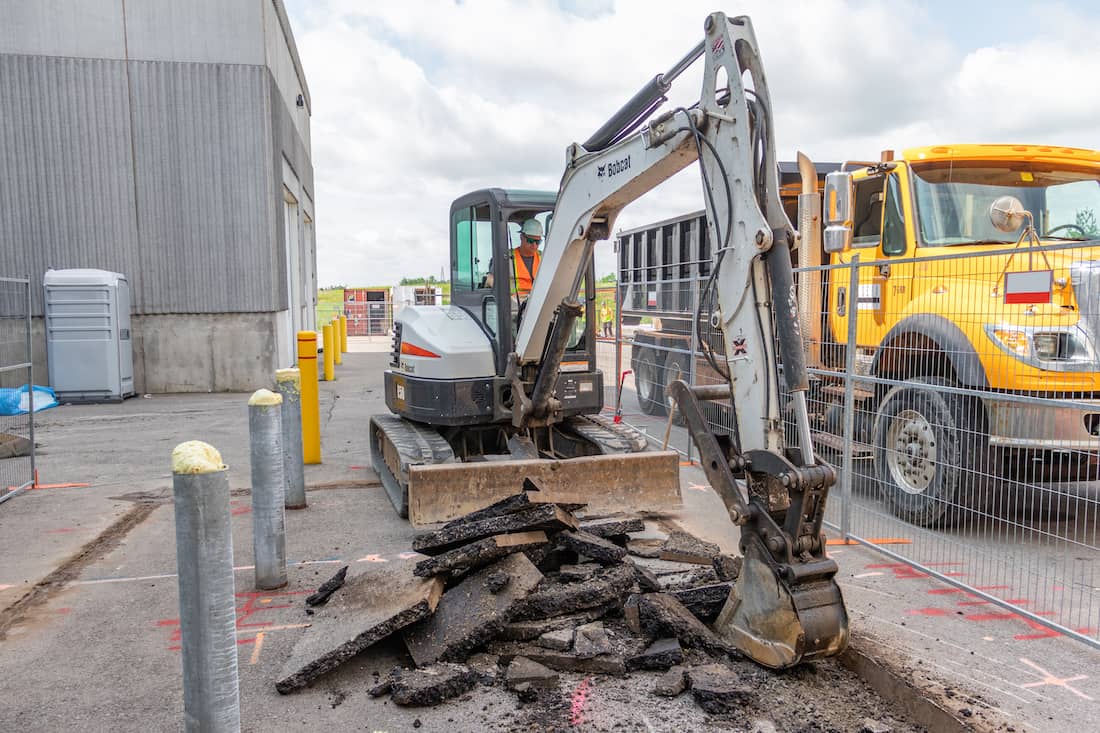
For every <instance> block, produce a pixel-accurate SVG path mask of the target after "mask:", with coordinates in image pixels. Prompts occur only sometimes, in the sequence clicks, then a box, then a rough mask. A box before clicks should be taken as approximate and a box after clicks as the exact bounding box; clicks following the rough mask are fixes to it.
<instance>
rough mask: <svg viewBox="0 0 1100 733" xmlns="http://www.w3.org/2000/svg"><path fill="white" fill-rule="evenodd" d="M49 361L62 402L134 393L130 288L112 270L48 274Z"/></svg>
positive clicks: (118, 399) (108, 398) (114, 399)
mask: <svg viewBox="0 0 1100 733" xmlns="http://www.w3.org/2000/svg"><path fill="white" fill-rule="evenodd" d="M43 285H44V287H45V296H46V297H45V301H46V357H47V359H48V362H49V370H50V386H51V387H52V388H53V390H54V393H55V394H56V395H57V399H58V401H59V402H121V401H122V400H124V399H125V398H127V397H129V396H130V395H132V394H134V352H133V342H132V340H131V338H130V284H129V283H128V282H127V281H126V276H125V275H120V274H119V273H117V272H107V271H106V270H84V269H80V270H47V271H46V276H45V279H44V283H43Z"/></svg>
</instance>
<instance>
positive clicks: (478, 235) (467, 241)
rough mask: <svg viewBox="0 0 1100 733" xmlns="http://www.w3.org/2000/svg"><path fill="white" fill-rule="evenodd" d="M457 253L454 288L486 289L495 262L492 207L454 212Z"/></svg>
mask: <svg viewBox="0 0 1100 733" xmlns="http://www.w3.org/2000/svg"><path fill="white" fill-rule="evenodd" d="M451 225H452V226H453V227H454V243H455V244H454V247H455V248H454V253H453V256H452V258H451V286H452V287H454V288H457V289H460V290H473V289H480V288H483V287H484V282H485V276H486V275H487V274H489V267H490V264H491V263H492V260H493V231H492V219H491V218H490V215H489V205H488V204H483V205H481V206H470V207H465V208H462V209H458V210H456V211H455V212H454V215H453V217H452V222H451Z"/></svg>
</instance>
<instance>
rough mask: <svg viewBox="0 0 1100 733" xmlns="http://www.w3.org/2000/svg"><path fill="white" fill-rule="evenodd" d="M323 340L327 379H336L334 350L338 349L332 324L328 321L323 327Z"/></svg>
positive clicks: (327, 380)
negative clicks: (334, 342) (334, 344)
mask: <svg viewBox="0 0 1100 733" xmlns="http://www.w3.org/2000/svg"><path fill="white" fill-rule="evenodd" d="M321 334H322V341H323V343H324V349H325V381H326V382H331V381H332V380H334V379H336V367H335V364H336V362H335V361H334V356H333V352H334V351H336V347H335V346H333V340H332V324H331V323H326V324H325V325H324V326H322V327H321Z"/></svg>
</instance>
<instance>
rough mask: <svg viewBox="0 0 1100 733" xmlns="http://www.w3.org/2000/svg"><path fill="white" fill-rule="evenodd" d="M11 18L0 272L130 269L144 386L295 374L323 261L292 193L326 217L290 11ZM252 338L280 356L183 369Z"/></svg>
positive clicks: (61, 3) (204, 8)
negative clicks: (289, 369) (316, 204)
mask: <svg viewBox="0 0 1100 733" xmlns="http://www.w3.org/2000/svg"><path fill="white" fill-rule="evenodd" d="M73 15H75V16H76V21H72V16H73ZM63 16H64V18H65V20H62V17H63ZM81 16H83V18H84V21H85V22H83V23H81V22H80V19H81ZM0 17H4V18H5V23H3V24H0V274H7V275H10V276H20V277H22V276H29V277H31V278H32V281H36V282H41V280H42V276H43V274H44V272H45V270H46V269H47V268H50V267H53V268H67V267H95V268H101V269H107V270H115V271H118V272H122V273H125V274H126V275H127V276H128V277H129V279H130V282H131V284H132V287H133V301H134V315H135V316H137V317H139V318H137V319H136V322H135V362H139V363H137V364H136V366H137V367H138V379H139V389H142V390H144V391H175V390H179V389H220V390H227V389H229V390H231V389H251V388H252V387H253V386H255V385H257V384H259V383H263V378H264V377H265V376H266V375H268V374H269V373H270V371H271V370H273V369H274V368H277V367H279V366H285V365H287V363H288V360H289V359H292V353H293V352H292V342H293V328H294V327H305V328H309V327H312V325H313V324H311V323H302V322H300V321H302V320H303V319H302V318H301V317H297V318H298V322H295V318H294V317H293V316H292V311H295V310H298V309H299V308H300V309H301V312H305V311H306V310H308V311H310V312H311V311H312V306H313V303H312V302H310V303H308V309H306V308H305V306H306V305H307V304H306V303H298V304H297V308H295V309H292V308H291V307H290V306H291V299H292V297H298V298H302V297H307V298H308V297H310V296H309V291H308V288H306V289H303V288H302V287H300V285H301V283H303V282H307V283H308V282H311V281H312V280H311V279H312V278H313V273H314V272H315V254H314V252H313V243H312V241H311V229H312V228H311V226H307V227H305V228H303V221H301V220H300V221H297V222H291V228H292V229H296V231H297V232H298V233H299V234H301V233H302V232H303V231H306V229H308V232H307V234H309V235H307V236H298V235H295V236H288V234H289V233H288V227H287V222H286V220H285V217H286V216H287V211H288V208H287V207H285V206H284V196H285V194H286V192H285V191H284V188H285V189H286V191H287V192H290V191H292V192H293V196H294V197H295V198H296V199H298V200H299V206H297V207H296V208H295V209H294V210H293V211H294V212H295V215H296V216H298V217H299V219H304V218H305V217H308V220H309V221H312V219H313V218H314V217H313V207H312V199H313V195H312V193H313V175H312V164H311V162H310V155H309V131H308V128H309V109H308V102H309V95H308V88H307V87H306V85H305V80H304V76H303V75H302V73H301V66H300V63H299V62H298V60H297V52H296V50H295V48H294V42H293V37H292V36H291V35H290V31H289V23H288V22H287V20H286V15H285V10H284V9H283V7H282V4H281V0H193V1H192V2H188V3H178V2H172V1H170V0H143V2H142V3H132V2H131V3H124V2H123V0H49V1H48V2H43V3H41V4H39V3H22V2H15V0H0ZM69 22H71V25H66V23H69ZM5 29H6V30H5ZM120 39H121V43H120ZM81 54H84V56H81ZM299 95H301V96H300V97H299ZM298 99H301V106H299V104H298ZM288 177H289V178H291V179H293V180H291V181H288V180H287V179H288ZM288 239H290V240H291V244H292V246H295V247H297V248H298V250H299V251H298V252H297V253H296V254H295V255H294V256H293V257H291V256H288V253H287V249H286V248H287V246H288ZM292 262H293V263H296V265H297V266H298V270H299V271H298V272H297V273H293V277H290V276H288V275H290V274H291V273H288V267H289V266H290V263H292ZM295 283H298V284H299V286H298V287H297V288H296V287H295ZM34 291H35V302H34V305H33V312H34V314H35V315H36V316H41V315H42V293H41V289H40V288H35V289H34ZM295 292H297V293H299V294H300V293H303V292H304V293H305V295H304V296H302V295H297V296H292V295H291V294H292V293H295ZM205 314H209V315H215V314H217V316H218V317H217V318H214V319H211V318H208V317H206V318H203V317H200V316H203V315H205ZM231 314H241V315H242V316H244V315H245V314H251V317H248V318H237V319H233V318H232V317H231ZM258 314H266V317H261V318H256V317H255V316H256V315H258ZM141 316H147V317H150V318H148V319H146V321H147V323H146V325H147V326H148V328H146V329H142V328H141V323H142V321H141V318H140V317H141ZM159 316H176V318H175V319H174V320H173V321H172V322H171V323H170V324H166V323H165V321H164V320H163V319H162V318H155V319H154V318H152V317H159ZM184 316H192V317H191V318H184ZM166 325H170V326H171V328H170V329H169V331H170V332H171V337H172V338H173V339H176V340H178V341H179V343H177V344H172V343H167V342H166V341H165V336H164V334H163V333H161V332H162V331H164V329H165V326H166ZM189 326H190V328H189ZM154 328H155V330H156V331H157V332H156V333H151V332H152V331H153V330H154ZM143 330H144V331H145V333H144V334H143V333H142V331H143ZM242 330H251V331H259V332H260V333H253V334H250V335H251V336H252V337H255V338H254V339H253V341H254V346H255V348H256V349H258V350H259V351H260V352H264V353H258V354H241V353H239V349H237V351H238V353H236V354H235V356H236V358H238V359H240V358H241V357H245V361H246V362H247V363H248V364H249V365H251V366H249V367H248V368H244V369H242V368H241V365H240V364H234V365H231V366H230V367H228V368H221V367H224V366H225V365H220V366H219V364H218V363H214V364H207V363H204V360H202V359H194V358H191V359H189V360H188V361H190V362H191V364H192V366H180V365H179V364H173V363H171V360H172V359H173V358H176V357H177V356H178V354H177V353H176V352H177V351H179V352H188V353H189V352H193V351H194V349H195V348H199V346H200V345H201V344H202V343H211V345H210V346H209V347H206V346H202V347H201V348H202V349H206V350H207V351H208V354H209V360H210V361H213V362H219V361H221V360H222V359H223V358H225V357H224V356H221V355H219V352H220V349H219V348H218V343H217V342H218V340H219V334H224V335H225V336H226V337H227V343H226V344H225V346H226V347H227V351H233V350H234V348H232V347H233V346H234V341H236V342H238V343H239V342H240V337H241V335H242V334H241V331H242ZM265 332H266V333H265ZM143 335H144V336H152V337H154V338H155V340H156V343H155V344H154V343H153V341H152V340H149V341H148V342H147V341H146V339H144V338H143ZM37 340H38V341H41V339H37ZM246 341H247V339H246ZM150 345H151V346H154V348H152V349H150V351H155V352H156V353H146V349H145V347H146V346H150ZM44 351H45V348H44V344H43V345H42V352H43V353H42V355H41V359H42V362H43V363H42V365H41V368H40V365H39V364H38V363H37V362H38V361H39V360H38V359H36V371H37V373H38V375H44V371H42V370H43V369H44V367H45V364H44ZM192 356H193V354H192ZM181 369H183V370H185V371H187V370H190V371H193V372H194V373H182V372H180V370H181ZM39 381H44V379H41V378H40V379H39Z"/></svg>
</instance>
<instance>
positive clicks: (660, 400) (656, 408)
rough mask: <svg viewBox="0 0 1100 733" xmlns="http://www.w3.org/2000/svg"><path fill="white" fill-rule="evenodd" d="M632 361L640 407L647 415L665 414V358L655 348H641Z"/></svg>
mask: <svg viewBox="0 0 1100 733" xmlns="http://www.w3.org/2000/svg"><path fill="white" fill-rule="evenodd" d="M632 361H633V362H634V386H635V389H636V390H637V394H638V408H639V409H641V411H642V412H644V413H645V414H646V415H664V414H665V380H664V369H663V367H664V360H663V359H661V358H660V356H659V355H658V354H657V352H656V351H654V350H653V349H647V348H639V349H638V350H637V353H636V354H635V356H634V359H633V360H632Z"/></svg>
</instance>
